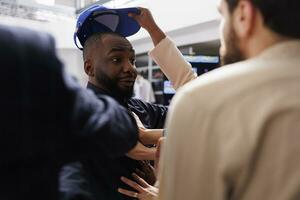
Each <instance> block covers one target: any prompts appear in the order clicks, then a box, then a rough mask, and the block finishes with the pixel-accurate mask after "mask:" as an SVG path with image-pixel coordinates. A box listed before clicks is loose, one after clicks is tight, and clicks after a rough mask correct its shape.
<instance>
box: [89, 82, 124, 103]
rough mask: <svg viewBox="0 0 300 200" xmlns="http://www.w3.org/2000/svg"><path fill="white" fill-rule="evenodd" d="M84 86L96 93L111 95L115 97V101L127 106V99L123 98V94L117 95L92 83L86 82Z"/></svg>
mask: <svg viewBox="0 0 300 200" xmlns="http://www.w3.org/2000/svg"><path fill="white" fill-rule="evenodd" d="M86 88H88V89H90V90H92V91H93V92H94V93H95V94H96V95H107V96H110V97H112V98H113V99H115V100H116V101H117V102H119V104H121V105H122V106H124V107H126V108H128V100H129V99H127V98H124V97H123V96H119V95H117V94H114V93H113V92H111V91H107V90H104V89H101V88H99V87H97V86H95V85H93V84H92V83H90V82H88V83H87V86H86Z"/></svg>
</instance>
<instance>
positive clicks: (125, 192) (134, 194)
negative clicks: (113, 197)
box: [118, 188, 139, 198]
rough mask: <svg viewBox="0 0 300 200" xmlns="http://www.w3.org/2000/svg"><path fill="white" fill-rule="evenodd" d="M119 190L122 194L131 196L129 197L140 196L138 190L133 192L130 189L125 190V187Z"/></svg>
mask: <svg viewBox="0 0 300 200" xmlns="http://www.w3.org/2000/svg"><path fill="white" fill-rule="evenodd" d="M118 192H120V193H121V194H124V195H126V196H129V197H134V198H138V195H139V194H138V193H136V192H133V191H129V190H125V189H123V188H118Z"/></svg>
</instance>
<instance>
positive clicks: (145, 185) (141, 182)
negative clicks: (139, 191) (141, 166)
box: [132, 173, 149, 188]
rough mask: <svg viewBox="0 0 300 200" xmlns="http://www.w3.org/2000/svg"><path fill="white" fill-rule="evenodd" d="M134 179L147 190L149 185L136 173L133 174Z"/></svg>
mask: <svg viewBox="0 0 300 200" xmlns="http://www.w3.org/2000/svg"><path fill="white" fill-rule="evenodd" d="M132 177H133V178H134V179H135V180H136V181H137V182H138V183H139V184H140V185H141V186H142V187H143V188H146V187H149V184H148V183H147V182H146V181H145V180H144V179H142V178H141V177H139V176H138V175H137V174H136V173H132Z"/></svg>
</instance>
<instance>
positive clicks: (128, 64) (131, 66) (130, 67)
mask: <svg viewBox="0 0 300 200" xmlns="http://www.w3.org/2000/svg"><path fill="white" fill-rule="evenodd" d="M123 71H124V72H130V73H133V74H136V73H137V72H136V69H135V65H134V64H133V63H132V62H131V61H130V60H128V61H127V62H126V63H125V64H124V67H123Z"/></svg>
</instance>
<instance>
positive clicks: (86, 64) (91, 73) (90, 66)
mask: <svg viewBox="0 0 300 200" xmlns="http://www.w3.org/2000/svg"><path fill="white" fill-rule="evenodd" d="M84 71H85V73H86V74H87V75H88V76H90V77H93V76H94V75H95V73H94V67H93V64H92V62H91V60H90V59H87V60H85V61H84Z"/></svg>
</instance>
